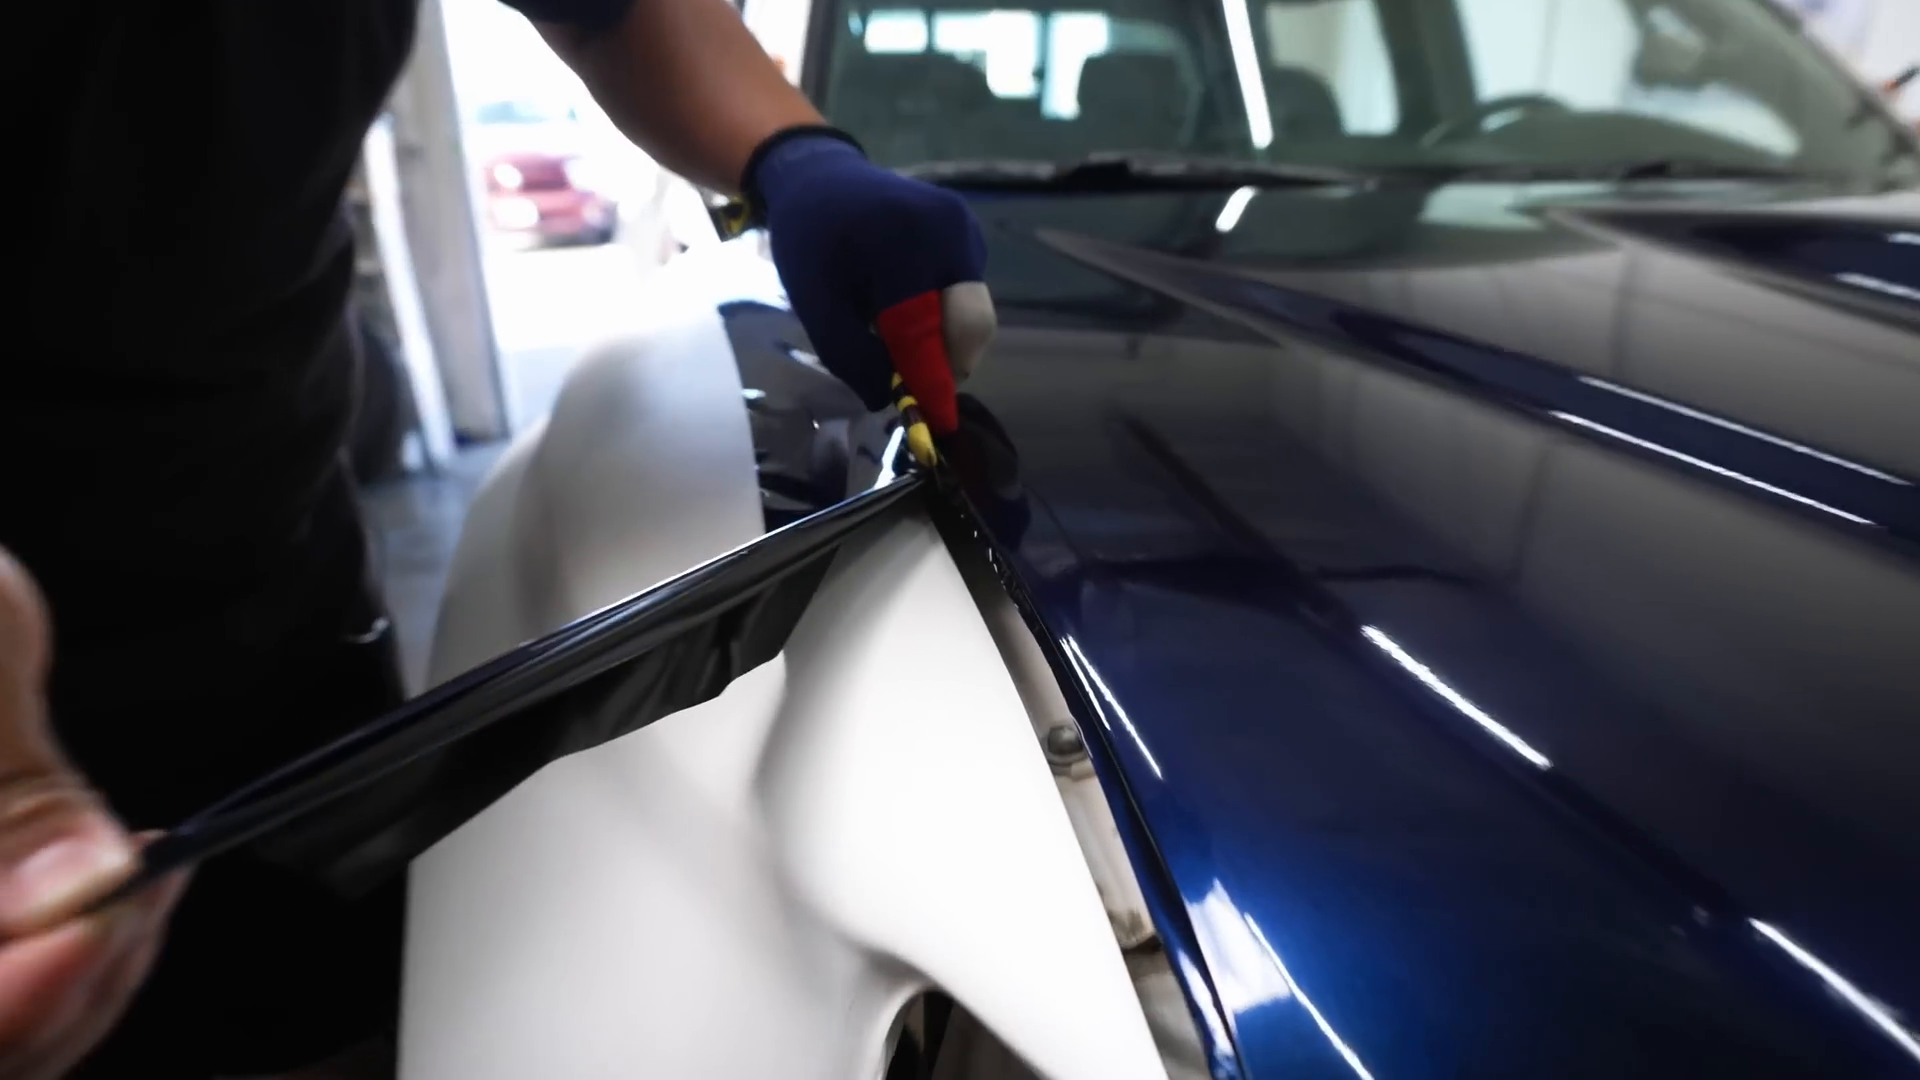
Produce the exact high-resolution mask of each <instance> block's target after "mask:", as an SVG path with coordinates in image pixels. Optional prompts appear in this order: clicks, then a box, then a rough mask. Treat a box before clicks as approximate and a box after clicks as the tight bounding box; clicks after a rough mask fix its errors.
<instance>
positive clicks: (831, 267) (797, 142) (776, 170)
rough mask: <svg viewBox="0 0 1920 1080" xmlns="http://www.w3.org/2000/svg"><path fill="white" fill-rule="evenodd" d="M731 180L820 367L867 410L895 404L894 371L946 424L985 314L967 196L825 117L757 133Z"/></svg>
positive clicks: (981, 257)
mask: <svg viewBox="0 0 1920 1080" xmlns="http://www.w3.org/2000/svg"><path fill="white" fill-rule="evenodd" d="M743 187H744V189H745V191H746V192H747V196H748V200H749V203H750V204H754V206H755V210H756V211H757V212H758V213H759V214H760V215H761V217H762V218H763V220H764V221H765V223H766V225H767V229H768V231H769V233H770V234H771V236H772V240H773V262H774V266H775V268H776V269H778V270H779V272H780V280H781V282H782V283H784V284H785V285H786V289H787V297H788V299H789V301H790V302H791V303H792V304H793V312H794V314H795V315H796V316H798V317H799V319H800V324H801V325H802V326H804V327H805V328H806V331H807V336H808V337H810V338H811V339H812V340H813V347H814V350H815V352H817V353H818V354H819V356H820V360H821V362H822V363H823V364H825V365H826V367H827V370H829V371H831V372H833V374H834V375H836V376H838V377H839V378H840V380H841V381H842V382H845V383H846V384H847V385H848V386H850V387H852V388H853V390H854V392H855V393H857V394H859V395H860V399H861V400H862V401H863V402H865V403H866V406H867V408H869V409H880V408H883V407H885V406H886V405H888V404H890V403H894V402H895V400H896V394H895V393H894V390H893V386H892V384H893V374H894V372H896V371H897V372H898V373H899V375H900V378H901V381H902V383H903V384H904V389H905V390H906V392H907V393H909V394H911V395H912V397H913V398H914V399H916V400H917V402H918V406H919V411H920V413H921V415H922V416H924V418H925V420H926V423H927V426H928V427H930V428H932V430H933V433H934V434H935V435H948V434H951V433H952V432H954V431H955V430H956V429H957V428H958V427H959V424H960V418H959V407H958V404H957V401H956V397H955V394H956V388H957V385H958V383H959V382H961V381H963V380H965V378H966V377H967V375H968V374H970V373H971V372H972V370H973V368H974V365H975V364H976V363H978V361H979V359H980V356H981V354H982V353H984V352H985V351H986V347H987V343H988V342H989V341H990V340H991V339H992V337H993V331H994V326H995V320H994V314H993V301H992V300H991V299H990V298H989V297H988V295H987V288H986V285H985V284H984V283H983V282H982V277H983V275H984V273H985V270H986V243H985V241H984V239H983V238H982V236H981V234H980V224H979V222H978V221H976V220H975V219H974V216H973V211H972V210H971V209H969V208H968V206H967V203H966V200H964V199H962V198H961V197H960V196H959V195H957V194H955V193H953V192H951V191H948V190H947V189H945V188H940V187H935V186H934V185H932V184H927V183H923V182H921V181H918V180H912V179H909V178H907V177H904V176H901V175H899V174H897V173H894V172H891V171H889V170H887V169H883V168H880V167H879V166H877V165H874V164H873V163H872V162H870V161H868V160H867V159H866V156H865V155H864V154H862V153H861V152H860V150H859V148H858V147H857V146H855V145H854V144H853V143H852V142H851V141H849V140H848V139H846V138H845V137H844V136H841V135H839V134H838V133H837V132H833V131H831V129H825V128H814V129H795V130H792V131H787V132H782V133H780V134H777V135H775V136H773V137H772V138H770V139H768V140H767V142H766V143H765V144H764V145H763V146H762V147H761V148H760V150H758V151H756V152H755V154H754V155H753V158H752V160H751V161H750V162H749V164H748V166H747V176H746V178H745V183H744V184H743ZM916 456H921V455H920V454H919V451H918V449H916ZM922 460H923V461H924V460H925V458H924V457H922Z"/></svg>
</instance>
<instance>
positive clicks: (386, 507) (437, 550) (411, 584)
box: [362, 443, 506, 694]
mask: <svg viewBox="0 0 1920 1080" xmlns="http://www.w3.org/2000/svg"><path fill="white" fill-rule="evenodd" d="M505 447H506V444H505V443H495V444H493V445H489V446H480V447H469V448H466V449H463V450H461V451H460V454H459V456H458V457H457V458H456V459H455V460H454V462H453V463H452V465H451V466H450V467H449V468H448V469H447V470H446V471H445V472H443V473H442V474H441V475H439V476H427V475H418V476H411V477H407V478H404V479H400V480H392V481H388V482H386V483H383V484H379V485H377V486H375V487H372V488H369V489H368V490H367V491H366V492H365V493H364V494H363V498H362V501H363V504H364V505H365V507H366V514H367V525H368V528H369V529H370V531H371V532H372V533H373V558H374V567H375V569H376V570H377V571H378V572H379V575H380V579H381V581H382V583H383V584H384V585H385V587H386V593H387V607H388V609H389V611H390V612H391V614H392V618H393V625H394V630H395V631H396V632H397V633H398V634H399V635H400V659H401V663H402V664H403V665H404V667H405V673H406V679H407V692H408V693H411V694H417V693H419V692H420V691H421V690H424V689H426V673H427V650H428V647H429V645H430V644H431V642H432V640H433V623H434V617H435V615H436V613H437V612H438V611H439V609H440V593H441V590H442V589H443V588H444V587H445V585H446V580H447V566H448V564H449V563H450V562H451V560H452V559H453V545H454V543H455V542H456V541H458V540H459V539H460V523H461V522H462V521H464V520H465V519H466V516H467V507H468V506H469V505H471V504H472V502H473V497H474V495H475V493H477V492H478V491H479V490H480V482H481V481H482V480H483V479H485V478H486V475H487V470H488V469H490V468H492V467H493V463H494V461H495V459H497V458H498V457H499V456H500V453H501V451H502V450H504V449H505Z"/></svg>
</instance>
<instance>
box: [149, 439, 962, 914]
mask: <svg viewBox="0 0 1920 1080" xmlns="http://www.w3.org/2000/svg"><path fill="white" fill-rule="evenodd" d="M928 487H930V484H929V481H928V475H927V474H924V473H919V472H909V473H907V474H905V475H903V476H901V477H900V478H898V479H895V480H892V481H891V482H889V483H887V484H885V485H884V486H880V487H876V488H875V489H873V490H871V491H866V492H862V493H860V494H857V495H854V496H853V497H852V498H849V499H847V500H845V501H843V502H840V503H837V504H835V505H833V506H830V507H828V508H826V509H824V510H821V511H819V512H818V513H815V514H812V515H810V516H808V517H806V518H803V519H801V520H800V521H796V522H794V523H793V524H791V525H788V526H786V527H784V528H781V529H777V530H775V531H773V532H770V533H768V534H766V535H765V536H763V537H761V538H759V539H757V540H755V541H753V542H751V543H749V544H746V545H744V546H742V547H740V548H738V549H736V550H734V551H732V552H729V553H728V554H726V555H722V556H720V557H719V558H717V559H714V560H713V561H711V562H708V563H706V564H704V565H701V566H698V567H695V568H694V569H692V570H689V571H687V572H686V573H684V574H681V575H680V576H678V577H675V578H672V579H670V580H668V581H666V582H663V583H661V584H660V585H657V586H655V587H653V588H651V589H648V590H647V591H645V592H642V593H639V594H637V595H635V596H632V597H630V598H628V599H626V600H623V601H621V602H619V603H616V604H613V605H612V606H610V607H607V608H604V609H602V610H600V611H597V612H594V613H593V614H591V615H587V616H585V617H583V618H580V619H577V620H575V621H574V622H571V623H569V624H567V625H566V626H563V627H561V628H560V629H558V630H555V631H553V632H552V633H550V634H547V635H545V636H544V637H540V638H537V639H535V640H533V641H529V642H527V643H525V644H523V645H520V646H518V647H516V648H514V649H512V650H511V651H509V652H506V653H504V654H502V655H500V656H498V657H496V658H494V659H493V660H490V661H488V662H487V663H485V664H482V665H480V666H479V667H477V668H474V669H473V670H471V671H468V672H467V673H465V674H463V675H460V676H458V677H456V678H454V679H452V680H450V681H448V682H446V683H443V684H441V685H440V686H437V687H434V688H433V689H431V690H429V691H427V692H426V693H424V694H422V695H420V696H419V697H416V698H414V699H413V700H411V701H409V702H407V703H406V704H405V705H402V706H401V707H399V708H398V709H395V710H393V711H392V712H390V713H388V714H387V715H385V716H383V717H381V718H379V719H377V720H374V721H372V722H371V723H368V724H366V725H364V726H363V727H361V728H359V729H357V730H355V731H354V732H352V733H351V734H349V735H347V736H346V737H344V738H342V739H340V740H338V741H336V742H334V743H332V744H330V745H328V746H325V747H323V748H321V749H319V750H316V751H314V752H313V753H311V754H308V755H307V756H305V757H302V758H300V759H298V760H296V761H294V762H292V763H290V764H288V765H286V766H283V767H281V768H279V769H276V770H274V771H273V772H271V773H268V774H267V775H265V776H263V777H261V778H260V779H258V780H256V781H254V782H253V783H251V784H248V785H247V786H245V787H244V788H242V789H240V790H239V791H236V792H234V793H233V794H232V795H230V796H228V797H227V798H225V799H222V800H220V801H219V802H217V803H215V804H214V805H212V806H209V807H207V808H206V809H205V810H202V811H201V812H199V813H197V814H195V815H193V816H192V817H190V818H188V819H187V820H185V821H183V822H181V823H180V824H179V825H178V826H176V827H175V828H173V829H172V830H170V831H169V832H167V833H166V834H165V835H164V836H162V837H160V838H158V839H157V840H155V841H154V842H153V843H152V844H151V845H150V846H148V847H147V848H146V850H145V852H144V855H143V860H142V866H141V869H140V871H139V873H138V874H137V875H136V876H135V877H134V878H133V880H132V881H130V882H129V883H128V884H127V885H126V886H124V887H123V888H122V889H121V890H119V891H118V892H117V893H116V894H115V896H120V895H125V894H126V893H127V892H129V891H132V890H134V889H137V888H139V887H141V886H142V885H144V884H145V883H147V882H150V881H152V880H154V879H156V878H158V877H160V876H162V875H164V874H166V873H169V872H171V871H174V870H177V869H181V868H183V867H188V866H192V865H194V864H197V863H200V862H203V861H205V860H206V859H209V858H212V857H214V856H216V855H219V854H220V853H222V852H225V851H229V850H232V849H234V848H237V847H241V846H243V845H248V844H253V845H257V850H259V851H260V852H261V853H263V854H264V855H266V856H267V857H268V858H271V859H273V860H274V861H276V862H280V863H283V864H286V865H288V866H291V867H293V868H295V869H297V870H300V871H302V872H304V873H308V874H312V875H314V876H316V877H318V878H320V879H322V880H324V881H326V882H327V883H328V884H330V885H331V886H333V887H334V888H336V889H339V890H340V891H342V892H345V893H348V894H356V893H359V892H362V891H364V890H366V889H368V888H370V887H371V886H372V885H374V884H376V883H378V882H379V881H380V880H382V879H383V878H385V877H387V876H388V875H391V874H394V873H397V872H399V871H401V870H403V869H404V868H405V867H406V865H407V863H408V862H409V861H410V860H412V859H413V858H414V857H415V856H417V855H420V854H421V853H423V852H425V851H426V850H427V849H428V848H430V847H432V846H433V845H434V844H435V843H437V842H438V841H439V840H440V839H442V838H443V837H445V836H447V835H448V834H449V833H451V832H453V831H454V830H455V829H457V828H459V827H460V826H461V825H462V824H464V823H466V822H467V821H469V820H471V819H472V818H473V817H474V816H475V815H477V814H478V813H480V812H481V811H482V810H485V809H486V808H487V807H488V806H490V805H492V804H493V803H494V802H495V801H496V800H498V799H499V798H500V797H501V796H503V795H505V794H506V793H507V792H508V791H510V790H512V789H513V787H514V786H516V785H517V784H519V783H520V782H521V781H522V780H525V779H526V778H527V777H529V776H531V775H533V774H534V773H535V772H538V771H539V770H540V769H541V768H542V767H544V766H545V765H546V764H547V763H549V762H552V761H555V760H558V759H559V758H562V757H565V756H567V755H569V754H574V753H578V752H579V751H582V750H589V749H592V748H593V747H596V746H600V745H601V744H603V743H606V742H609V741H611V740H613V739H617V738H619V737H621V736H623V735H626V734H628V733H630V732H633V731H636V730H638V729H640V728H642V727H645V726H647V725H648V724H651V723H653V722H654V721H656V720H658V719H660V718H662V717H664V716H667V715H670V714H672V713H675V712H678V711H680V710H682V709H686V708H689V707H691V706H694V705H697V704H699V703H701V702H703V701H707V700H709V699H711V698H713V697H715V696H717V695H718V694H719V693H720V692H721V691H722V690H724V689H726V687H727V685H728V684H729V683H731V682H732V681H733V680H734V679H736V678H738V677H739V676H741V675H743V674H745V673H746V672H748V671H750V670H752V669H753V668H755V667H758V666H759V665H761V664H764V663H766V662H767V661H768V660H771V659H773V657H774V656H776V655H777V654H778V653H779V652H780V650H781V649H782V648H784V647H785V645H786V642H787V638H788V636H789V635H790V634H791V633H792V631H793V628H794V626H795V624H797V623H798V622H799V620H800V617H801V615H803V614H804V613H805V612H806V609H807V605H808V603H809V602H810V601H811V600H812V598H813V594H814V592H815V590H816V589H817V588H818V587H819V584H820V582H821V580H822V578H823V577H824V576H825V574H826V571H827V569H828V567H829V565H830V564H831V562H832V558H833V555H834V553H835V552H837V551H838V550H839V548H840V546H841V545H842V544H844V543H845V542H846V541H847V540H848V539H850V538H851V537H853V536H854V535H855V534H856V533H858V532H859V531H860V530H861V529H862V528H863V527H864V526H866V525H868V524H870V523H872V522H874V521H875V520H877V519H879V518H881V517H883V516H886V515H887V514H888V513H889V512H890V511H893V510H895V509H896V508H898V507H899V506H900V504H902V503H903V502H906V501H908V500H909V498H910V497H912V496H914V495H916V494H917V493H919V492H921V491H922V489H923V488H928Z"/></svg>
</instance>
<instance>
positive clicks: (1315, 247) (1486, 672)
mask: <svg viewBox="0 0 1920 1080" xmlns="http://www.w3.org/2000/svg"><path fill="white" fill-rule="evenodd" d="M1236 202H1237V203H1239V205H1238V206H1237V207H1235V206H1233V205H1232V204H1233V203H1236ZM976 208H977V210H978V212H979V214H980V216H981V218H982V221H983V224H984V226H985V229H986V231H987V234H988V240H989V284H990V285H991V287H992V289H993V290H994V294H995V297H996V302H997V304H998V306H999V309H1000V312H1001V318H1002V331H1001V336H1000V339H999V341H998V343H997V345H996V347H995V351H994V355H993V356H992V357H991V359H990V362H989V363H988V364H987V365H986V366H985V367H984V368H983V370H982V371H981V373H980V374H978V375H977V376H976V377H975V379H974V380H973V381H972V382H971V383H970V384H969V387H968V389H969V391H970V393H971V394H972V395H973V396H974V397H975V399H977V404H978V405H979V406H980V407H982V408H983V410H984V412H985V413H987V414H990V415H991V417H992V418H993V420H994V421H995V422H996V424H997V426H998V427H999V428H1000V429H1001V430H1002V431H1003V432H1004V437H1005V439H1006V441H1007V442H1008V443H1009V444H1010V446H1011V448H1012V450H1013V451H1014V453H1016V454H1017V456H1018V484H1017V489H1018V491H1019V492H1020V494H1019V495H1018V496H1015V497H1012V498H1010V499H1002V498H998V497H996V498H991V499H981V498H976V499H975V500H974V501H975V510H976V512H977V514H978V516H979V517H980V519H981V521H982V523H983V524H984V525H985V531H986V532H987V534H988V535H989V537H990V538H991V540H992V543H993V545H994V547H995V548H997V549H998V553H999V554H1000V556H1001V557H1002V559H1001V561H1002V563H1003V565H1004V566H1005V568H1006V569H1007V571H1008V573H1009V576H1010V578H1011V580H1012V582H1013V584H1014V585H1015V588H1016V591H1017V592H1019V593H1021V594H1022V595H1021V597H1020V599H1021V600H1022V602H1023V604H1024V605H1025V606H1026V607H1027V609H1028V613H1029V615H1030V616H1031V618H1032V619H1033V621H1034V624H1035V626H1036V627H1037V628H1038V629H1039V630H1040V631H1041V632H1042V634H1043V636H1045V637H1047V638H1051V642H1050V645H1051V646H1052V647H1053V649H1054V652H1055V657H1056V661H1057V663H1058V668H1059V672H1060V674H1061V675H1062V682H1063V685H1064V686H1065V687H1066V688H1067V689H1068V690H1069V693H1070V694H1071V695H1072V696H1075V697H1077V698H1078V699H1079V701H1080V705H1081V707H1082V710H1083V712H1082V717H1081V719H1082V723H1083V725H1084V726H1085V727H1086V728H1087V729H1088V731H1089V734H1090V735H1092V736H1094V737H1095V740H1096V742H1097V744H1098V745H1099V746H1101V747H1102V748H1103V749H1104V752H1103V753H1102V754H1100V755H1098V758H1099V761H1098V763H1100V764H1102V766H1103V769H1104V771H1105V772H1107V773H1108V774H1110V775H1108V777H1107V779H1108V780H1109V782H1110V785H1113V784H1117V785H1119V786H1121V787H1122V788H1123V790H1124V792H1125V797H1126V801H1127V802H1128V804H1129V805H1128V809H1129V810H1130V811H1131V813H1132V814H1133V815H1135V816H1136V819H1137V822H1138V823H1139V824H1140V825H1142V826H1144V828H1143V830H1142V831H1143V835H1144V837H1145V838H1146V839H1145V841H1144V842H1143V844H1142V845H1141V847H1140V852H1141V855H1140V861H1141V862H1142V867H1141V868H1142V870H1143V877H1151V878H1153V879H1155V880H1156V881H1157V882H1158V883H1159V888H1160V889H1161V897H1162V901H1163V903H1162V909H1161V911H1160V918H1159V921H1160V923H1161V930H1162V933H1163V936H1164V937H1165V939H1166V942H1167V945H1168V947H1169V949H1170V950H1171V951H1172V952H1173V953H1174V954H1175V955H1174V959H1175V960H1176V961H1177V963H1176V965H1175V966H1176V970H1179V971H1181V972H1183V975H1184V977H1185V978H1186V979H1187V986H1188V989H1189V992H1190V995H1191V996H1192V998H1193V1000H1194V1003H1195V1006H1196V1011H1197V1018H1198V1019H1199V1021H1200V1022H1201V1026H1202V1028H1203V1031H1204V1032H1206V1033H1208V1037H1209V1038H1210V1039H1211V1040H1212V1041H1213V1043H1214V1045H1215V1050H1216V1059H1217V1061H1218V1063H1219V1064H1218V1070H1219V1071H1220V1072H1222V1073H1223V1074H1233V1073H1236V1072H1237V1073H1240V1074H1243V1075H1251V1076H1256V1077H1295V1076H1353V1075H1358V1076H1361V1077H1373V1076H1377V1077H1382V1078H1385V1077H1395V1078H1408V1077H1439V1076H1528V1077H1533V1076H1635V1077H1666V1076H1689V1077H1693V1076H1719V1075H1729V1076H1732V1075H1739V1076H1795V1077H1800V1076H1806V1077H1813V1076H1823V1077H1831V1076H1840V1075H1861V1076H1869V1075H1870V1076H1883V1075H1908V1074H1910V1073H1912V1072H1915V1071H1920V1043H1916V1041H1915V1038H1914V1036H1913V1034H1912V1031H1911V1029H1912V1025H1913V1024H1914V1023H1915V1020H1916V1018H1920V920H1916V919H1914V917H1913V916H1914V913H1915V912H1920V827H1916V826H1917V825H1920V557H1917V556H1916V552H1920V488H1916V487H1915V486H1914V485H1915V482H1916V481H1920V423H1916V421H1915V417H1920V235H1916V234H1920V227H1916V224H1915V223H1916V222H1920V194H1916V193H1898V194H1888V195H1881V196H1876V197H1869V198H1852V199H1845V198H1839V199H1836V198H1825V197H1820V196H1819V194H1818V193H1815V192H1804V191H1803V192H1793V191H1782V190H1771V191H1762V190H1757V189H1753V188H1750V187H1738V186H1726V187H1714V186H1709V185H1676V186H1674V187H1671V188H1664V189H1662V188H1644V187H1638V186H1636V187H1635V188H1634V189H1633V193H1632V195H1631V196H1629V195H1627V194H1625V193H1622V192H1618V191H1607V190H1604V189H1600V188H1595V187H1591V186H1588V187H1574V186H1563V187H1546V186H1532V187H1525V186H1512V185H1484V184H1462V185H1453V186H1441V187H1431V186H1427V187H1405V186H1385V187H1378V186H1376V187H1365V186H1361V187H1354V188H1329V189H1288V190H1262V191H1258V192H1241V193H1230V192H1226V191H1222V192H1204V193H1198V194H1195V193H1190V192H1189V193H1149V194H1134V195H1114V196H1097V197H1093V196H1078V197H1067V196H1059V195H1020V196H998V197H991V198H989V197H980V198H979V199H977V201H976ZM999 488H1000V490H1001V491H1002V492H1005V491H1007V490H1012V489H1013V486H1010V485H1006V484H1001V485H999Z"/></svg>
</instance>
